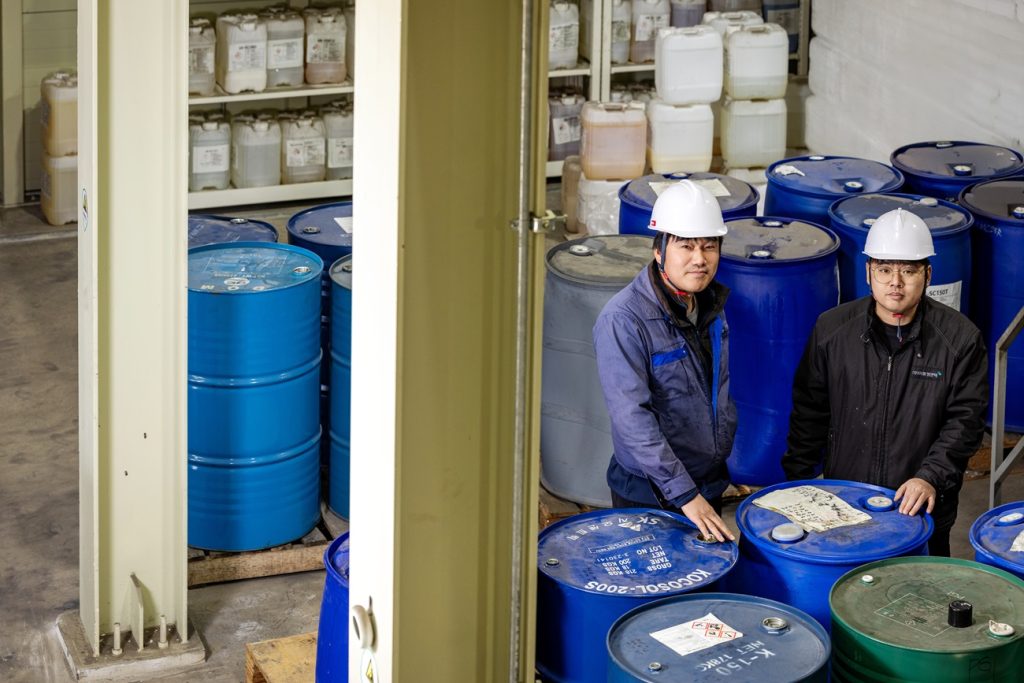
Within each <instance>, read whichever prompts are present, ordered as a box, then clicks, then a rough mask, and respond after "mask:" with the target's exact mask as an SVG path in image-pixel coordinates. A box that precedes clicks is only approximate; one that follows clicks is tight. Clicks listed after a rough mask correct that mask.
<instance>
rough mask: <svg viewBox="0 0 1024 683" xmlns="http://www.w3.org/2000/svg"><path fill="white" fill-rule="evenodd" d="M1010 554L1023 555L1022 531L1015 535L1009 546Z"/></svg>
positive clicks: (1023, 532) (1023, 533)
mask: <svg viewBox="0 0 1024 683" xmlns="http://www.w3.org/2000/svg"><path fill="white" fill-rule="evenodd" d="M1010 552H1011V553H1024V531H1022V532H1020V533H1019V534H1017V538H1015V539H1013V544H1012V545H1011V546H1010Z"/></svg>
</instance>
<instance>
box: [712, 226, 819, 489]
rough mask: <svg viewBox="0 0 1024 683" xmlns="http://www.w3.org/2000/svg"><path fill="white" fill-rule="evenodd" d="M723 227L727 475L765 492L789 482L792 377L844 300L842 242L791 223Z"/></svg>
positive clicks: (816, 228) (720, 267)
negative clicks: (732, 414)
mask: <svg viewBox="0 0 1024 683" xmlns="http://www.w3.org/2000/svg"><path fill="white" fill-rule="evenodd" d="M726 225H727V226H728V228H729V233H728V234H727V235H726V236H725V239H724V240H723V242H722V258H721V261H720V262H719V265H718V274H717V276H716V277H717V279H718V280H719V281H720V282H721V283H722V284H724V285H726V286H728V287H729V289H731V290H732V291H731V293H730V294H729V298H728V300H726V303H725V314H726V319H727V320H728V321H729V329H730V334H729V382H730V395H731V396H732V398H733V401H735V403H736V412H737V418H736V419H737V429H736V439H735V441H734V442H733V448H732V453H731V455H730V456H729V461H728V465H729V474H730V477H731V479H732V481H733V482H735V483H738V484H756V485H758V486H764V485H767V484H774V483H776V482H780V481H783V480H784V479H785V478H786V477H785V475H784V474H783V472H782V466H781V464H780V458H781V457H782V454H783V453H784V452H785V450H786V435H787V434H788V432H789V413H790V410H791V409H792V392H793V376H794V375H795V374H796V368H797V365H799V363H800V357H801V356H802V355H803V351H804V346H806V344H807V339H808V338H809V337H810V336H811V330H812V329H813V328H814V323H815V321H816V320H817V319H818V316H819V315H821V314H822V313H824V312H825V311H827V310H828V309H830V308H832V307H833V306H835V305H836V302H837V301H838V300H839V284H838V281H837V278H836V252H837V251H838V249H839V240H838V238H837V237H836V235H835V234H834V233H833V232H832V231H831V230H828V229H827V228H823V227H821V226H818V225H814V224H812V223H807V222H804V221H791V220H790V219H788V218H774V217H771V216H764V217H760V216H759V217H757V218H737V219H734V220H731V221H727V223H726ZM766 359H768V360H769V362H765V360H766Z"/></svg>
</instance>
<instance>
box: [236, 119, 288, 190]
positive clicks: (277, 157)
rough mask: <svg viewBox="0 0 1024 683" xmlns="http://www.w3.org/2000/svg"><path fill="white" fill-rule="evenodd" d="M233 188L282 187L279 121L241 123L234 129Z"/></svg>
mask: <svg viewBox="0 0 1024 683" xmlns="http://www.w3.org/2000/svg"><path fill="white" fill-rule="evenodd" d="M231 131H232V132H231V138H232V140H231V143H232V144H231V184H232V185H234V186H235V187H267V186H270V185H280V184H281V126H280V125H279V124H278V123H277V121H267V120H258V119H252V120H243V121H237V119H236V123H234V124H233V125H232V129H231Z"/></svg>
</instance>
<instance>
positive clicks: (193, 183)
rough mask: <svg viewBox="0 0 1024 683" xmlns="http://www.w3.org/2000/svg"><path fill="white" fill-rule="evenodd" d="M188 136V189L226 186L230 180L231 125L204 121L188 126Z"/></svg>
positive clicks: (223, 187)
mask: <svg viewBox="0 0 1024 683" xmlns="http://www.w3.org/2000/svg"><path fill="white" fill-rule="evenodd" d="M188 137H189V157H190V162H189V176H188V189H189V190H190V191H191V192H199V191H200V190H224V189H226V188H227V186H228V182H229V181H230V179H231V173H230V171H231V163H230V162H231V156H230V150H231V126H229V125H228V123H227V122H226V121H209V120H207V121H203V123H201V124H199V125H195V124H193V125H191V126H189V136H188Z"/></svg>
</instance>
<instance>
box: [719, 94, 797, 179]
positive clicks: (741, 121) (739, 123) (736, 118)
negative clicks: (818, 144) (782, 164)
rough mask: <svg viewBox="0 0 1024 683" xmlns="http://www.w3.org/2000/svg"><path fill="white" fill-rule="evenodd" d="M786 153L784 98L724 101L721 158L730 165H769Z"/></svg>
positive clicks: (735, 166) (730, 166)
mask: <svg viewBox="0 0 1024 683" xmlns="http://www.w3.org/2000/svg"><path fill="white" fill-rule="evenodd" d="M785 156H786V101H785V100H783V99H778V100H733V99H728V98H727V99H726V100H725V103H724V104H723V105H722V158H723V159H724V161H725V165H726V167H727V168H751V167H756V166H770V165H771V164H772V163H773V162H775V161H778V160H779V159H783V158H785Z"/></svg>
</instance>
